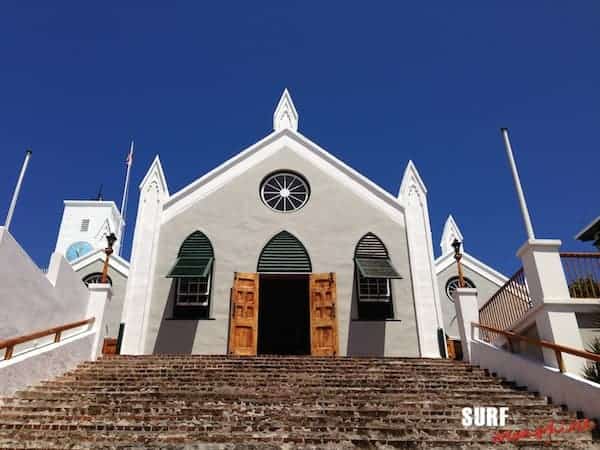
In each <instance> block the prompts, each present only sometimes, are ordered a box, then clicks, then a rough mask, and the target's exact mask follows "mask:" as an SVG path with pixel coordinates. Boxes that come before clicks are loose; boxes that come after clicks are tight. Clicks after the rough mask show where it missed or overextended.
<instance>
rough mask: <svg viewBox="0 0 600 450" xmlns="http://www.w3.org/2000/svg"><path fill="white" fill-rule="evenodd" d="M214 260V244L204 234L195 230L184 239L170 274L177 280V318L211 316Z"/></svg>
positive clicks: (174, 313)
mask: <svg viewBox="0 0 600 450" xmlns="http://www.w3.org/2000/svg"><path fill="white" fill-rule="evenodd" d="M213 263H214V252H213V247H212V244H211V243H210V240H209V239H208V238H207V237H206V235H205V234H204V233H202V232H201V231H195V232H193V233H192V234H190V235H189V236H188V237H187V238H186V239H185V241H183V244H181V247H180V248H179V253H178V254H177V261H175V264H174V265H173V268H172V269H171V271H170V272H169V274H168V275H167V278H173V279H174V280H175V305H174V309H173V315H174V316H175V317H183V318H208V317H209V313H210V291H211V279H212V269H213Z"/></svg>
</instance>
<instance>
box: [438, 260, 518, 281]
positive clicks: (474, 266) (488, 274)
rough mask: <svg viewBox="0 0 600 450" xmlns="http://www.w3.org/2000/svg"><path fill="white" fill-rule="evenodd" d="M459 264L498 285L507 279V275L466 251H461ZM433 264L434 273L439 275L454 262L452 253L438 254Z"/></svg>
mask: <svg viewBox="0 0 600 450" xmlns="http://www.w3.org/2000/svg"><path fill="white" fill-rule="evenodd" d="M460 262H461V264H462V265H463V266H465V267H467V268H469V269H471V270H472V271H473V272H475V273H477V274H479V275H481V276H482V277H483V278H485V279H487V280H489V281H491V282H492V283H494V284H495V285H497V286H498V287H500V286H502V285H504V283H506V282H507V281H508V277H506V276H505V275H503V274H501V273H500V272H498V271H497V270H495V269H493V268H491V267H490V266H488V265H487V264H485V263H484V262H482V261H480V260H478V259H477V258H475V257H474V256H471V255H470V254H468V253H463V255H462V259H461V260H460ZM434 264H435V274H436V275H439V274H440V273H442V272H443V271H444V270H446V269H447V268H448V267H450V266H451V265H452V264H456V261H455V259H454V254H453V253H446V254H445V255H442V256H440V257H439V258H437V259H436V260H435V261H434Z"/></svg>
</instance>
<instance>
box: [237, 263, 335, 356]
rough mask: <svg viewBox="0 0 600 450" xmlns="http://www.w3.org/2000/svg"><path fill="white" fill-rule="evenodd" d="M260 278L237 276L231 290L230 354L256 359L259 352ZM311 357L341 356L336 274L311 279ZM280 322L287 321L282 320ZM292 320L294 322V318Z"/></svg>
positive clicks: (312, 274) (281, 318)
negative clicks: (339, 353) (339, 349)
mask: <svg viewBox="0 0 600 450" xmlns="http://www.w3.org/2000/svg"><path fill="white" fill-rule="evenodd" d="M259 282H260V274H258V273H242V272H237V273H236V274H235V277H234V282H233V288H232V289H231V308H230V311H231V312H230V328H229V350H228V351H229V354H230V355H246V356H254V355H256V354H257V350H258V336H259V333H260V330H259V320H258V316H259V314H258V313H259V307H260V298H259V297H260V295H259V293H260V290H259ZM308 301H309V311H310V354H311V355H313V356H335V355H337V354H338V326H337V317H336V282H335V274H334V273H311V274H309V276H308ZM278 320H286V318H285V317H280V318H279V319H278ZM290 320H291V318H290Z"/></svg>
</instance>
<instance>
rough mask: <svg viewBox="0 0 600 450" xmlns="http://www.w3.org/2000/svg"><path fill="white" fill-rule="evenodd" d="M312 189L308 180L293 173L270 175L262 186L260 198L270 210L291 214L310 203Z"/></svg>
mask: <svg viewBox="0 0 600 450" xmlns="http://www.w3.org/2000/svg"><path fill="white" fill-rule="evenodd" d="M309 195H310V188H309V187H308V183H307V182H306V180H305V179H304V178H303V177H301V176H300V175H297V174H295V173H292V172H277V173H274V174H272V175H269V176H268V177H267V178H265V180H264V181H263V183H262V185H261V186H260V197H261V198H262V201H263V202H264V203H265V205H267V206H268V207H269V208H271V209H273V210H275V211H280V212H290V211H296V210H298V209H300V208H302V207H303V206H304V205H305V204H306V202H307V201H308V197H309Z"/></svg>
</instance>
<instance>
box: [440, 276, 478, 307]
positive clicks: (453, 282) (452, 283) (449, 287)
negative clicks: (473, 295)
mask: <svg viewBox="0 0 600 450" xmlns="http://www.w3.org/2000/svg"><path fill="white" fill-rule="evenodd" d="M463 281H464V282H465V287H467V288H474V287H475V283H473V282H472V281H471V280H469V279H468V278H467V277H463ZM459 285H460V282H459V280H458V277H452V278H450V279H449V280H448V281H447V282H446V297H448V299H449V300H450V301H451V302H454V291H456V289H457V288H458V287H459Z"/></svg>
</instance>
